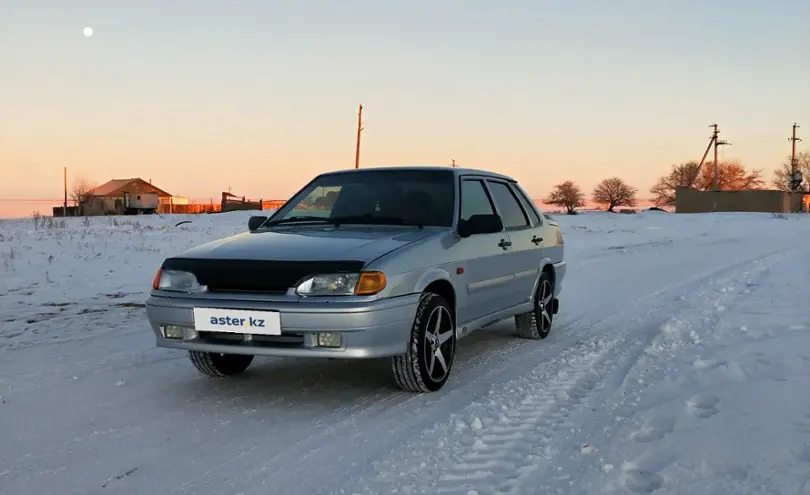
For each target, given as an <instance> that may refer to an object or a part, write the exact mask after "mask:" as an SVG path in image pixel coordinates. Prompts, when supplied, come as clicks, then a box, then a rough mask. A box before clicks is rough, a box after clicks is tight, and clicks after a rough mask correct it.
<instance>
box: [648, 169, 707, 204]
mask: <svg viewBox="0 0 810 495" xmlns="http://www.w3.org/2000/svg"><path fill="white" fill-rule="evenodd" d="M699 175H700V163H698V162H686V163H681V164H680V165H672V169H671V170H670V172H669V174H667V175H665V176H663V177H661V178H660V179H658V182H656V183H655V185H654V186H652V187H651V188H650V194H652V195H653V202H654V203H655V204H656V205H657V206H675V190H676V189H677V188H679V187H694V185H695V182H697V178H698V176H699Z"/></svg>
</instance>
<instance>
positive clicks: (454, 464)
mask: <svg viewBox="0 0 810 495" xmlns="http://www.w3.org/2000/svg"><path fill="white" fill-rule="evenodd" d="M780 253H784V250H778V251H772V252H769V253H764V254H762V255H759V256H756V257H751V258H746V259H742V260H738V261H735V262H733V263H730V264H728V265H725V266H722V267H719V268H717V269H714V270H711V271H709V272H704V273H702V274H700V275H698V276H695V277H692V278H690V279H689V280H688V281H686V282H684V283H681V284H675V285H673V286H670V287H668V288H664V289H662V290H660V291H657V292H656V293H654V294H651V295H650V297H647V298H642V299H646V300H649V299H650V298H653V297H655V298H659V297H658V296H662V295H665V294H666V293H668V292H671V291H672V290H674V289H677V288H681V289H686V288H692V287H694V289H698V290H691V291H689V296H687V297H683V298H680V299H679V300H676V301H671V300H669V299H668V298H663V300H662V301H659V302H658V303H656V304H653V305H652V306H651V307H649V308H647V311H646V312H645V313H642V314H641V315H639V314H638V313H636V315H637V316H636V318H634V322H633V323H632V324H631V325H630V326H629V328H628V327H627V326H623V325H621V319H622V318H626V317H627V316H628V312H627V311H621V310H620V311H617V312H614V313H613V314H611V315H608V316H606V317H605V318H603V319H602V320H601V322H600V323H601V325H603V326H606V327H607V328H606V329H607V330H608V331H610V333H611V334H613V335H615V337H614V338H604V337H595V336H591V337H590V338H589V339H586V340H585V341H581V342H579V343H578V344H577V345H575V346H574V347H572V348H569V349H567V350H565V351H564V352H563V353H562V354H561V355H560V356H558V357H557V358H556V359H554V360H552V362H551V363H547V364H546V365H545V366H542V367H541V368H537V369H535V371H533V372H531V373H529V374H528V375H523V376H522V377H521V378H518V379H517V380H514V381H513V383H511V384H509V385H507V387H505V388H504V389H501V390H500V391H496V392H493V393H492V396H493V399H492V400H490V401H489V405H488V407H487V406H484V407H477V405H476V404H472V405H471V406H469V407H468V408H467V410H466V411H465V412H466V416H467V417H468V418H472V420H471V421H470V424H469V426H468V425H466V424H465V423H463V422H460V421H457V422H456V428H455V431H452V429H451V428H450V427H449V426H448V425H447V424H446V423H445V424H440V425H438V426H437V427H435V428H434V429H432V430H428V431H425V432H424V434H423V435H422V436H421V438H420V439H419V440H417V441H413V442H411V444H410V445H409V446H407V447H406V448H405V449H403V451H404V452H403V455H402V456H398V457H395V458H393V457H389V458H388V459H386V461H387V462H385V461H384V462H382V463H378V465H377V466H376V471H377V473H376V479H375V480H373V481H370V482H368V483H362V485H364V486H363V487H362V488H361V489H360V490H357V491H355V492H354V493H356V492H358V491H359V492H363V493H380V490H383V491H385V492H389V493H414V494H415V493H464V494H468V493H477V494H484V493H520V491H519V489H520V487H521V486H522V482H523V481H525V480H526V479H527V478H528V477H530V476H531V475H532V473H533V471H535V470H537V469H538V467H539V466H538V464H539V463H540V462H539V461H543V460H547V459H550V458H552V457H553V456H554V454H555V451H554V445H553V443H552V442H551V439H552V437H553V436H554V435H555V434H556V433H558V432H559V431H561V430H562V429H563V428H566V427H572V426H573V425H572V424H569V422H568V418H569V416H570V413H571V412H572V411H574V410H575V409H576V408H577V407H578V406H581V405H582V404H583V401H584V400H585V399H586V398H587V397H588V395H589V394H591V393H592V392H593V391H594V390H595V389H597V388H599V387H600V386H601V387H604V386H605V384H604V382H602V376H603V375H604V374H605V373H606V372H608V371H611V370H615V367H616V365H617V363H618V364H620V366H619V370H618V373H619V376H620V378H619V379H618V382H619V383H621V382H623V381H624V378H622V377H624V376H626V374H627V373H629V372H630V370H632V369H633V366H634V365H635V363H636V362H637V361H638V360H639V359H640V358H641V356H643V355H644V351H645V349H648V348H649V346H650V345H651V344H652V342H653V341H654V340H655V339H656V338H657V336H658V335H659V333H658V331H657V330H656V331H654V332H650V331H649V330H650V329H651V328H656V329H660V328H661V323H663V322H665V321H666V320H667V318H661V317H659V316H657V315H658V314H659V312H660V311H661V310H662V309H663V310H668V311H664V314H669V313H671V312H672V310H675V311H677V310H678V309H680V310H681V311H684V312H685V311H687V310H688V308H689V307H693V306H696V305H698V304H700V302H701V301H703V300H704V299H705V295H704V294H703V293H702V292H701V291H700V290H699V289H704V290H705V289H706V288H710V287H711V286H712V285H714V284H715V282H716V281H715V280H713V279H715V278H718V277H726V278H734V277H735V276H736V275H738V273H739V271H740V270H745V269H746V268H747V267H748V266H749V265H750V264H751V263H754V262H756V261H757V260H760V259H763V258H766V257H769V256H773V255H776V254H780ZM659 299H660V298H659ZM623 309H624V310H626V309H627V308H623ZM637 310H638V308H636V311H637ZM630 314H631V315H632V314H633V313H632V312H631V313H630ZM609 323H613V324H610V325H609ZM639 334H640V335H641V337H642V338H640V339H639V338H638V337H639ZM554 365H557V366H558V367H557V368H552V366H554ZM477 410H481V412H478V411H477ZM403 457H404V458H403ZM414 459H416V460H417V461H416V463H414V462H412V461H413V460H414ZM566 483H567V481H566ZM392 490H395V491H392ZM341 493H353V492H352V491H342V492H341Z"/></svg>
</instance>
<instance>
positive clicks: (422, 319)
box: [391, 293, 456, 393]
mask: <svg viewBox="0 0 810 495" xmlns="http://www.w3.org/2000/svg"><path fill="white" fill-rule="evenodd" d="M452 315H453V313H452V311H451V309H450V306H449V305H448V304H447V301H445V300H444V298H442V297H441V296H439V295H438V294H433V293H425V294H423V295H422V298H421V299H420V301H419V306H418V308H417V310H416V317H415V318H414V321H413V326H412V327H411V338H410V340H409V341H408V351H407V352H406V353H405V354H404V355H402V356H395V357H393V358H391V369H392V371H393V374H394V380H395V381H396V383H397V385H398V386H399V388H401V389H403V390H405V391H408V392H416V393H422V392H435V391H437V390H439V389H440V388H442V387H443V386H444V384H445V383H446V382H447V378H448V377H449V376H450V371H451V370H452V369H453V360H454V358H455V355H456V326H455V321H454V318H453V316H452Z"/></svg>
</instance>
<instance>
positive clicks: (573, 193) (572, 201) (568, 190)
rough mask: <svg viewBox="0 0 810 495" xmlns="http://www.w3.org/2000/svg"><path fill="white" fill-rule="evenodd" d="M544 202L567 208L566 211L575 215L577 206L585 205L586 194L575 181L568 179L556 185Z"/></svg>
mask: <svg viewBox="0 0 810 495" xmlns="http://www.w3.org/2000/svg"><path fill="white" fill-rule="evenodd" d="M543 202H544V203H546V204H549V205H554V206H559V207H561V208H565V210H566V213H568V214H569V215H574V214H575V210H576V209H577V208H579V207H582V206H585V194H584V193H583V192H582V190H581V189H580V188H579V186H578V185H576V184H574V181H570V180H567V181H565V182H563V183H562V184H557V185H556V186H554V190H553V191H551V193H550V194H549V195H548V197H547V198H546V199H544V200H543Z"/></svg>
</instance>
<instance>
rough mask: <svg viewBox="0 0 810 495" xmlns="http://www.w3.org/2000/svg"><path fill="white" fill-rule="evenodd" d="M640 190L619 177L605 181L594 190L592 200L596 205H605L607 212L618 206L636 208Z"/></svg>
mask: <svg viewBox="0 0 810 495" xmlns="http://www.w3.org/2000/svg"><path fill="white" fill-rule="evenodd" d="M636 193H638V189H636V188H635V187H631V186H629V185H627V184H625V182H624V181H623V180H621V179H620V178H618V177H612V178H610V179H604V180H603V181H602V182H600V183H599V184H598V185H597V186H596V188H595V189H594V190H593V195H592V196H591V199H592V200H593V202H594V203H599V204H603V205H605V206H606V207H607V211H613V208H615V207H617V206H636Z"/></svg>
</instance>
